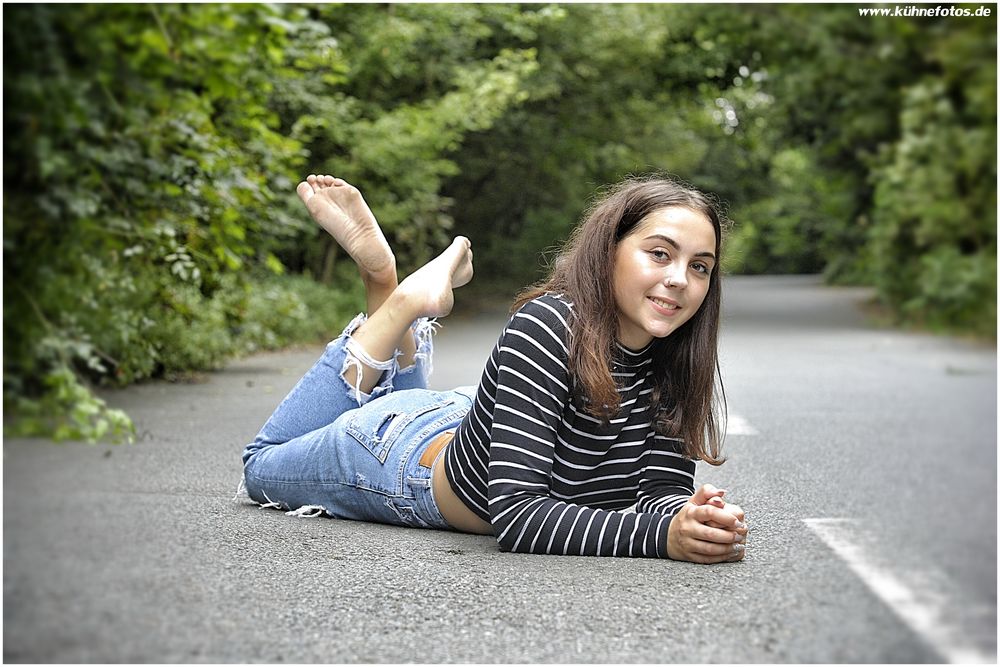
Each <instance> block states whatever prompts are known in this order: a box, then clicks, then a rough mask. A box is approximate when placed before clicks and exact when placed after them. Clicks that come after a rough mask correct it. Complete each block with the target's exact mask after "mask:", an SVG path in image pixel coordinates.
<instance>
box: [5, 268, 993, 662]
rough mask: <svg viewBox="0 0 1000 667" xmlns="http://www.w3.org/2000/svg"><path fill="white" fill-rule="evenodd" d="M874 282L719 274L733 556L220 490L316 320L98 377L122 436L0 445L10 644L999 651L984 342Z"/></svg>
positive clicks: (469, 320) (475, 651) (721, 474)
mask: <svg viewBox="0 0 1000 667" xmlns="http://www.w3.org/2000/svg"><path fill="white" fill-rule="evenodd" d="M866 295H867V292H866V291H865V290H862V289H845V288H827V287H822V286H820V284H819V280H818V279H817V278H815V277H808V276H805V277H803V276H794V277H745V278H744V277H739V278H731V279H729V281H728V283H727V286H726V290H725V298H724V302H725V303H724V321H725V323H724V334H723V337H722V354H721V363H722V369H723V374H724V380H725V388H726V394H727V397H728V402H729V410H730V421H729V436H728V437H727V441H726V448H725V451H726V453H727V454H728V456H729V460H728V462H727V463H726V464H725V465H723V466H722V467H721V468H710V467H708V466H701V464H699V482H701V481H711V482H713V483H715V484H717V485H719V486H722V487H725V488H727V489H728V490H729V492H730V496H731V500H732V501H734V502H737V503H739V504H740V505H741V506H742V507H743V508H744V509H745V510H746V512H747V517H748V520H749V523H750V526H751V535H750V540H749V547H748V552H747V557H746V559H745V560H744V561H743V562H742V563H736V564H729V565H722V566H699V565H693V564H688V563H680V562H674V561H657V560H653V559H611V558H578V557H553V556H531V555H518V554H505V553H501V552H499V550H498V549H497V546H496V543H495V541H494V540H493V539H492V538H490V537H482V536H472V535H460V534H454V533H448V532H439V531H426V530H415V529H406V528H396V527H389V526H379V525H372V524H363V523H356V522H349V521H338V520H334V519H328V518H313V519H305V518H295V517H289V516H286V515H285V514H283V513H281V512H279V511H276V510H265V509H260V508H258V507H256V506H255V505H253V504H250V503H247V502H235V503H234V502H233V500H232V498H233V494H234V492H235V490H236V486H237V482H238V479H239V476H240V470H241V468H240V461H239V455H240V452H241V450H242V447H243V445H244V443H246V442H247V441H249V440H250V439H252V437H253V435H254V434H255V432H256V431H257V429H258V428H259V427H260V425H261V424H262V423H263V421H264V420H265V419H266V418H267V416H268V415H269V414H270V412H271V410H272V409H273V408H274V407H275V406H276V404H277V403H278V401H280V399H281V398H282V396H284V394H285V393H286V392H287V391H288V390H289V389H290V388H291V387H292V385H293V384H294V383H295V382H296V381H297V379H298V377H299V376H300V375H301V374H302V373H303V372H304V371H305V370H306V369H307V368H308V367H309V365H310V364H311V363H312V362H313V360H314V359H315V358H316V357H317V356H318V355H319V352H320V350H321V347H320V346H311V347H307V348H302V349H297V350H291V351H284V352H279V353H266V354H259V355H256V356H253V357H250V358H247V359H243V360H241V361H237V362H235V363H233V364H231V365H230V366H228V367H227V368H226V369H225V370H223V371H221V372H219V373H214V374H211V375H209V376H207V377H206V378H204V380H203V381H201V382H197V383H189V384H169V383H162V382H156V383H148V384H143V385H140V386H135V387H132V388H129V389H127V390H123V391H117V392H110V393H107V394H106V397H107V398H108V400H109V401H110V402H111V403H112V404H113V405H115V406H117V407H121V408H123V409H125V410H127V411H128V412H129V414H131V415H132V416H133V417H134V419H135V420H136V423H137V425H138V429H139V432H140V434H141V439H140V441H139V442H138V443H136V444H134V445H131V446H117V447H116V446H106V445H101V446H88V445H84V444H78V443H69V444H53V443H49V442H46V441H41V440H8V441H7V442H6V443H5V446H4V459H3V469H4V471H3V475H4V634H3V636H4V651H3V654H4V659H5V661H8V662H176V661H179V662H277V661H285V662H313V661H319V662H681V663H691V662H943V661H978V660H988V661H995V660H996V590H997V589H996V545H997V540H996V526H997V517H996V509H997V504H996V473H997V469H996V443H997V438H996V425H997V415H996V378H997V375H996V348H995V346H984V345H982V344H976V343H970V342H963V341H959V340H956V339H950V338H942V337H933V336H930V335H925V334H916V333H903V332H899V331H894V330H886V329H877V328H874V327H872V326H871V325H869V324H867V323H866V322H865V319H864V317H863V316H862V314H861V310H860V308H859V305H858V304H859V303H860V302H861V301H862V300H863V299H864V298H865V297H866ZM458 298H459V300H461V292H459V297H458ZM503 321H504V313H503V312H502V311H501V312H486V313H480V314H479V315H477V316H475V317H461V316H456V317H454V318H450V319H449V320H448V321H446V323H445V327H444V329H443V330H442V331H441V333H440V334H439V336H438V338H437V355H436V358H435V376H434V386H435V387H437V388H446V387H450V386H454V385H457V384H469V383H475V382H476V381H477V380H478V376H479V373H480V371H481V369H482V365H483V363H484V361H485V359H486V356H487V355H488V353H489V350H490V348H491V346H492V344H493V342H494V341H495V338H496V335H497V333H498V331H499V328H500V326H501V325H502V323H503Z"/></svg>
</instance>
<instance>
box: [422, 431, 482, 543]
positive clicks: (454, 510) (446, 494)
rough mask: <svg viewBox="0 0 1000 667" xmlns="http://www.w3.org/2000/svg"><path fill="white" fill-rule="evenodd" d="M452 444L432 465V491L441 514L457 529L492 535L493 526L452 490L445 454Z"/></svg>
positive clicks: (445, 448)
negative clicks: (445, 463) (446, 470)
mask: <svg viewBox="0 0 1000 667" xmlns="http://www.w3.org/2000/svg"><path fill="white" fill-rule="evenodd" d="M450 446H451V443H448V444H447V445H446V446H445V447H444V449H442V450H441V452H440V453H439V454H438V455H437V457H436V458H435V459H434V464H433V466H432V467H431V492H432V493H433V494H434V502H436V503H437V506H438V511H440V512H441V516H442V517H444V520H445V521H447V522H448V525H449V526H451V527H452V528H454V529H455V530H457V531H461V532H463V533H475V534H476V535H492V534H493V527H492V526H491V525H490V524H488V523H486V522H485V521H483V520H482V519H480V518H479V516H477V515H476V513H475V512H473V511H472V510H470V509H469V508H468V507H466V506H465V503H463V502H462V501H461V499H460V498H459V497H458V496H457V495H455V492H454V491H452V488H451V484H450V483H449V482H448V475H447V474H445V471H444V454H445V452H447V451H448V447H450Z"/></svg>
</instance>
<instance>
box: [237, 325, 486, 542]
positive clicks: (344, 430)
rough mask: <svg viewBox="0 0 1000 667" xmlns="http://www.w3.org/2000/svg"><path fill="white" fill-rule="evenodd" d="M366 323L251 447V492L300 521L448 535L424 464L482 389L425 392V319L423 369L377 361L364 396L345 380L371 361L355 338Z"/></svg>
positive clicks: (298, 388)
mask: <svg viewBox="0 0 1000 667" xmlns="http://www.w3.org/2000/svg"><path fill="white" fill-rule="evenodd" d="M364 321H365V316H364V315H359V316H358V317H356V318H355V319H354V320H353V321H352V322H351V323H350V324H349V325H348V326H347V328H346V329H345V330H344V333H343V334H341V336H340V337H338V338H337V339H336V340H334V341H333V342H331V343H330V344H328V345H327V346H326V350H325V351H324V352H323V355H322V356H321V357H320V358H319V360H318V361H317V362H316V364H315V365H314V366H313V367H312V368H311V369H309V371H308V372H306V374H305V375H304V376H303V377H302V379H301V380H299V382H298V384H296V385H295V387H294V388H293V389H292V391H291V392H290V393H289V394H288V396H286V397H285V399H284V400H283V401H282V402H281V404H280V405H278V407H277V409H276V410H275V411H274V414H272V415H271V417H270V419H268V420H267V422H266V423H265V424H264V426H263V428H261V430H260V432H259V433H258V434H257V437H256V438H254V441H253V442H252V443H250V444H249V445H247V447H246V449H244V451H243V478H244V483H245V485H246V491H247V494H248V495H249V496H250V499H251V500H253V501H255V502H257V503H259V504H260V505H261V506H262V507H276V508H280V509H282V510H286V511H287V513H289V514H297V515H299V516H313V515H322V514H326V515H328V516H332V517H335V518H341V519H354V520H359V521H375V522H379V523H388V524H393V525H401V526H414V527H421V528H441V529H448V528H450V527H449V526H448V524H447V523H446V522H445V520H444V518H442V516H441V513H440V511H438V507H437V504H436V503H435V502H434V494H433V493H432V491H431V468H430V467H427V466H424V465H420V463H419V460H420V457H421V455H422V454H423V453H424V451H425V450H426V449H427V446H428V445H429V444H430V443H431V442H432V441H433V440H434V438H435V436H437V435H438V434H440V433H441V432H442V431H446V430H449V429H454V428H456V427H457V426H458V425H459V423H461V421H462V419H463V418H464V417H465V415H466V413H468V411H469V410H470V409H471V408H472V400H473V397H474V396H475V387H460V388H459V389H456V390H454V391H445V392H439V391H431V390H429V389H427V378H428V376H429V374H430V364H431V354H432V352H433V344H432V342H431V335H432V332H433V323H432V322H429V321H426V320H420V321H418V322H416V323H415V325H414V333H415V338H416V342H417V354H416V363H415V364H414V365H412V366H409V367H408V368H404V369H400V368H399V365H398V363H397V361H396V358H395V357H394V358H393V359H391V360H389V361H386V362H381V363H380V362H375V363H380V366H381V367H382V369H383V373H382V376H381V378H380V379H379V382H378V384H377V385H376V386H375V387H374V388H373V389H372V391H371V393H369V394H364V393H361V392H360V391H359V389H358V388H357V387H352V386H351V385H349V384H348V383H347V381H346V380H344V377H343V373H344V371H345V370H346V369H347V368H349V367H350V366H351V365H355V364H357V363H358V360H359V357H360V358H361V359H365V358H366V357H367V355H366V354H365V353H364V351H363V350H359V348H358V346H357V345H356V343H354V342H353V340H352V339H351V334H352V333H353V332H354V330H355V329H356V328H357V327H358V326H360V325H361V324H362V323H363V322H364ZM396 356H398V353H397V355H396ZM369 361H371V360H370V359H369Z"/></svg>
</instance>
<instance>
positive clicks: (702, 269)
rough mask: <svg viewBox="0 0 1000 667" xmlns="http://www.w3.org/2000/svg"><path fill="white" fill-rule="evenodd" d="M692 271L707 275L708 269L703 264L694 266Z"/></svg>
mask: <svg viewBox="0 0 1000 667" xmlns="http://www.w3.org/2000/svg"><path fill="white" fill-rule="evenodd" d="M693 266H694V270H695V271H697V272H698V273H709V269H708V267H707V266H705V265H704V264H694V265H693Z"/></svg>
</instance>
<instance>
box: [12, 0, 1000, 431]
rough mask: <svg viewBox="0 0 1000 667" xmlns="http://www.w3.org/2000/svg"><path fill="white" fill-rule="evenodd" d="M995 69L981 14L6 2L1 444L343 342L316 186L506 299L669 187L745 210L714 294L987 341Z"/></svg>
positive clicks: (346, 268) (339, 283) (333, 261)
mask: <svg viewBox="0 0 1000 667" xmlns="http://www.w3.org/2000/svg"><path fill="white" fill-rule="evenodd" d="M791 36H794V38H793V37H791ZM995 60H996V20H995V17H993V18H990V19H982V18H975V19H953V18H942V19H906V20H896V19H891V20H889V19H887V20H862V19H860V18H859V17H858V16H857V11H856V7H854V6H846V5H840V6H806V5H796V6H777V5H750V6H739V7H736V6H727V5H714V6H713V5H657V4H624V5H600V4H583V5H515V4H480V5H477V4H459V5H454V4H452V5H432V4H389V5H365V4H362V5H331V4H328V5H317V6H298V5H284V4H278V5H265V4H242V5H241V4H236V5H226V4H207V5H199V4H183V5H178V4H156V5H136V4H118V5H94V4H90V5H87V4H83V5H60V6H55V5H5V6H4V94H5V106H4V130H5V142H4V204H3V206H4V346H5V351H6V354H5V356H4V406H5V413H6V417H7V420H6V421H7V423H6V424H5V429H6V430H7V432H9V433H22V434H43V433H50V434H53V435H57V436H59V437H69V438H79V439H89V440H96V439H101V438H112V439H115V438H117V439H128V438H129V437H130V435H131V433H132V427H131V424H130V422H129V421H128V418H127V417H126V416H124V415H122V414H121V413H119V412H116V411H114V410H110V409H109V408H108V407H107V406H106V405H105V404H104V403H103V402H102V401H101V400H100V399H99V398H97V397H96V396H95V395H94V393H93V392H92V390H91V387H94V386H123V385H127V384H129V383H132V382H137V381H141V380H143V379H146V378H151V377H180V376H183V375H185V374H187V373H190V372H197V371H203V370H208V369H213V368H218V367H219V366H220V365H221V364H222V363H224V362H225V360H226V359H228V358H230V357H231V356H232V355H234V354H243V353H246V352H249V351H253V350H256V349H264V348H272V347H277V346H281V345H285V344H288V343H291V342H295V341H300V340H310V339H313V338H314V337H320V336H329V335H331V332H335V331H337V330H338V329H339V328H340V326H341V324H342V323H343V319H344V318H346V317H348V316H349V315H350V314H352V313H353V311H355V310H357V309H359V306H360V305H361V302H362V295H361V294H360V292H359V291H358V289H357V288H354V287H352V288H349V289H346V290H345V289H343V286H344V285H354V284H355V283H356V280H354V279H352V273H353V271H352V265H351V262H350V260H349V258H347V257H346V256H344V254H343V253H342V252H340V251H338V249H337V246H336V244H335V243H334V242H333V241H332V239H331V238H330V237H329V236H328V235H327V234H325V233H324V232H322V231H321V230H319V229H317V227H316V226H315V225H314V224H313V223H312V222H311V221H309V219H308V216H307V215H306V214H305V212H304V210H303V209H302V206H301V204H300V203H299V202H298V201H297V198H296V196H295V194H294V187H295V183H296V182H297V181H298V180H299V179H301V178H302V177H303V176H304V175H306V174H308V173H332V174H336V175H338V176H342V177H345V178H347V179H348V180H351V181H353V182H355V183H357V184H358V185H359V186H361V187H362V189H363V190H364V192H365V196H366V198H367V200H368V201H369V202H370V204H371V206H372V208H373V210H374V211H375V213H376V215H377V216H378V218H379V221H380V223H381V224H382V227H383V228H384V230H385V231H386V235H387V237H388V238H389V240H390V243H391V244H392V245H393V247H394V248H395V249H396V251H397V259H398V263H399V266H400V269H401V272H402V273H404V274H405V273H407V272H409V271H410V270H411V269H413V268H415V267H416V266H417V265H418V264H419V263H421V262H423V261H424V260H426V259H427V258H428V257H430V256H431V255H432V254H433V253H434V252H435V251H436V250H437V249H438V248H440V247H443V246H444V245H445V244H446V243H447V242H448V240H449V237H450V236H451V235H452V234H454V233H456V232H460V233H462V234H464V235H467V236H469V237H470V238H472V239H473V241H474V244H475V249H476V261H477V281H476V282H475V283H473V286H475V285H477V284H479V285H482V286H483V287H485V288H487V289H488V290H493V291H496V292H498V293H504V294H506V295H508V296H509V295H510V294H513V293H514V292H515V291H517V289H518V288H519V287H520V286H522V285H524V284H525V283H527V282H529V281H531V280H534V279H535V278H537V277H538V275H539V274H540V273H541V272H542V271H543V270H544V261H540V260H539V254H538V253H539V251H540V250H546V249H552V248H554V247H555V246H556V245H557V244H558V243H559V242H560V241H562V240H563V239H565V238H566V237H567V236H568V234H569V232H570V230H571V229H572V227H573V225H574V224H575V222H576V220H577V219H578V218H579V216H580V214H581V212H582V210H583V209H584V208H585V206H586V204H587V201H588V200H589V199H590V198H591V196H592V195H593V194H594V191H595V190H596V189H597V188H598V187H599V186H601V185H604V184H607V183H611V182H614V181H616V180H618V179H619V178H621V177H622V176H624V175H626V174H629V173H644V172H649V171H665V172H668V173H672V174H674V175H676V176H679V177H681V178H683V179H685V180H688V181H690V182H692V183H694V184H696V185H698V186H700V187H702V188H704V189H706V190H709V191H712V192H714V193H716V194H718V195H719V196H720V197H721V198H722V199H724V200H725V201H727V202H728V203H729V205H730V212H731V216H732V217H733V218H734V219H735V221H736V223H737V224H736V227H735V230H734V232H733V235H732V237H731V238H730V239H729V241H728V243H727V246H726V251H725V253H724V256H726V260H725V262H726V263H725V267H726V268H727V270H730V271H745V272H754V273H758V272H772V273H773V272H803V271H808V272H814V271H823V272H824V273H825V274H826V275H827V277H828V278H829V279H830V280H831V281H838V282H858V283H868V284H874V285H875V286H876V287H877V288H878V291H879V294H880V295H881V297H882V299H883V301H884V303H885V304H886V305H888V306H889V307H890V308H891V309H893V310H894V311H895V312H896V313H897V314H898V315H899V316H900V318H902V319H904V320H907V321H918V322H922V323H924V324H926V325H929V326H932V327H936V328H954V327H957V328H961V329H963V330H972V331H976V332H979V333H982V334H985V335H995V318H996V312H995V296H996V208H995V207H996V152H995V145H996V64H995ZM314 279H315V280H314ZM334 286H336V287H334Z"/></svg>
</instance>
